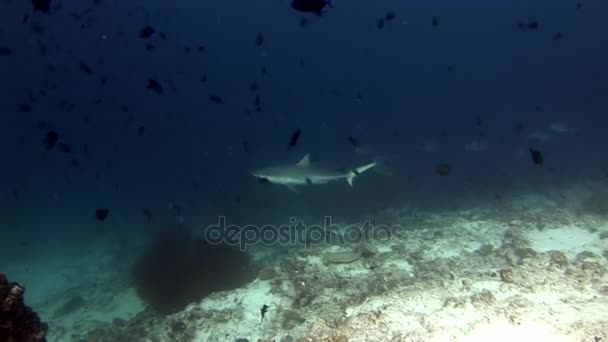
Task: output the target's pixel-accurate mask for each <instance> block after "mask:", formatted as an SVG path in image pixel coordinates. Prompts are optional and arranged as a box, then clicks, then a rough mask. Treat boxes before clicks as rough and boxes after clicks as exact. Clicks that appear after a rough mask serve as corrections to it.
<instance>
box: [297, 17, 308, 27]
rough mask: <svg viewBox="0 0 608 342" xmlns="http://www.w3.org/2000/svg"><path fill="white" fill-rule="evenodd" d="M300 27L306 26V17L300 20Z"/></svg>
mask: <svg viewBox="0 0 608 342" xmlns="http://www.w3.org/2000/svg"><path fill="white" fill-rule="evenodd" d="M299 25H300V27H306V26H308V19H307V18H306V17H302V18H300V24H299Z"/></svg>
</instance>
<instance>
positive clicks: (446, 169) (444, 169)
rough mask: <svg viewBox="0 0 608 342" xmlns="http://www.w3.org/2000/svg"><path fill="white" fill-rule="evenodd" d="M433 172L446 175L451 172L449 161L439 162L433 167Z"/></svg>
mask: <svg viewBox="0 0 608 342" xmlns="http://www.w3.org/2000/svg"><path fill="white" fill-rule="evenodd" d="M435 172H436V173H437V174H438V175H440V176H447V175H449V174H450V173H452V165H450V164H449V163H441V164H439V165H437V166H436V167H435Z"/></svg>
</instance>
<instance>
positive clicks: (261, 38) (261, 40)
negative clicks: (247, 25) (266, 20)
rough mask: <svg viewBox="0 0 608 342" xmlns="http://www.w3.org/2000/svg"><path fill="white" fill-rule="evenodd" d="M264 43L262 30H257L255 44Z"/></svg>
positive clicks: (259, 45) (258, 45) (260, 44)
mask: <svg viewBox="0 0 608 342" xmlns="http://www.w3.org/2000/svg"><path fill="white" fill-rule="evenodd" d="M262 45H264V35H263V34H262V32H258V34H257V36H255V46H257V47H261V46H262Z"/></svg>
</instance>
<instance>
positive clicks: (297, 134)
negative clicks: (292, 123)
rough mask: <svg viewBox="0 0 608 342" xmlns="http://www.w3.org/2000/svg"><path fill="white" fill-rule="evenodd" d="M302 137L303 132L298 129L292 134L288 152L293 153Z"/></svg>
mask: <svg viewBox="0 0 608 342" xmlns="http://www.w3.org/2000/svg"><path fill="white" fill-rule="evenodd" d="M300 135H302V130H301V129H299V128H297V129H295V130H294V131H293V133H291V138H290V139H289V144H288V145H287V151H291V149H292V148H294V147H295V146H296V145H297V144H298V140H300Z"/></svg>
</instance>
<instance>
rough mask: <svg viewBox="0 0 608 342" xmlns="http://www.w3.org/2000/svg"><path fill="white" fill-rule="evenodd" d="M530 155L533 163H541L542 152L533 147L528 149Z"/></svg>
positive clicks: (542, 161)
mask: <svg viewBox="0 0 608 342" xmlns="http://www.w3.org/2000/svg"><path fill="white" fill-rule="evenodd" d="M530 157H531V158H532V162H533V163H534V164H535V165H542V164H543V163H544V161H545V159H544V158H543V154H542V152H541V151H540V150H536V149H533V148H531V149H530Z"/></svg>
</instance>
